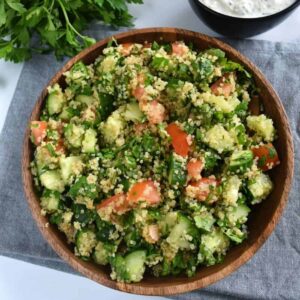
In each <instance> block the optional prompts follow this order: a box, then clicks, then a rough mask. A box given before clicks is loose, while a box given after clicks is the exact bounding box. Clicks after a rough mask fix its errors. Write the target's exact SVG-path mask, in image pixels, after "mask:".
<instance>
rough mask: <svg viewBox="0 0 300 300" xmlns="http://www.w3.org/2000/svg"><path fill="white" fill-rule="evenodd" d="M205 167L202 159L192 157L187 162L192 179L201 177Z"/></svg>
mask: <svg viewBox="0 0 300 300" xmlns="http://www.w3.org/2000/svg"><path fill="white" fill-rule="evenodd" d="M203 168H204V164H203V162H202V160H200V159H195V158H192V159H191V160H190V161H189V162H188V164H187V171H188V176H189V177H190V178H191V179H196V180H197V179H200V178H201V172H202V170H203Z"/></svg>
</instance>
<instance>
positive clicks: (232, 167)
mask: <svg viewBox="0 0 300 300" xmlns="http://www.w3.org/2000/svg"><path fill="white" fill-rule="evenodd" d="M252 164H253V153H252V151H251V150H242V151H235V152H233V153H232V155H231V157H230V159H229V166H228V169H229V171H231V172H235V173H244V172H245V171H246V170H247V169H248V168H250V167H251V166H252Z"/></svg>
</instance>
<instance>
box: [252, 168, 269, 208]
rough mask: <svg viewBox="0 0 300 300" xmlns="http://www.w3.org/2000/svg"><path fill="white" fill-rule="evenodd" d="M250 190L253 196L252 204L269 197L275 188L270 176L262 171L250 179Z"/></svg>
mask: <svg viewBox="0 0 300 300" xmlns="http://www.w3.org/2000/svg"><path fill="white" fill-rule="evenodd" d="M247 185H248V190H249V191H250V193H251V194H252V196H253V200H252V201H251V203H252V204H256V203H260V202H261V201H262V200H264V199H265V198H267V197H268V196H269V194H270V193H271V191H272V189H273V183H272V181H271V179H270V177H269V176H268V175H266V174H264V173H260V174H258V175H257V176H255V177H254V178H253V179H251V180H249V181H248V184H247Z"/></svg>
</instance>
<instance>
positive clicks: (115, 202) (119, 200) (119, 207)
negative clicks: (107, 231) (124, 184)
mask: <svg viewBox="0 0 300 300" xmlns="http://www.w3.org/2000/svg"><path fill="white" fill-rule="evenodd" d="M129 209H130V208H129V205H128V203H127V199H126V194H124V193H120V194H116V195H114V196H112V197H110V198H107V199H105V200H104V201H102V202H101V203H100V204H98V205H97V206H96V210H97V211H98V210H100V211H105V212H107V214H111V213H115V214H118V215H122V214H124V213H125V212H127V211H128V210H129Z"/></svg>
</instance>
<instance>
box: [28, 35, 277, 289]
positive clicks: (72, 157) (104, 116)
mask: <svg viewBox="0 0 300 300" xmlns="http://www.w3.org/2000/svg"><path fill="white" fill-rule="evenodd" d="M64 76H65V84H64V85H63V86H60V85H59V84H54V85H53V86H50V87H48V96H47V100H46V105H45V106H44V108H43V110H42V113H41V116H40V120H36V121H32V122H31V140H32V143H33V145H34V148H35V152H34V157H33V161H32V163H31V172H32V174H33V178H34V184H35V187H36V191H37V193H38V195H39V198H40V205H41V213H42V214H43V215H47V216H48V217H49V223H51V224H54V225H55V226H57V227H58V229H59V230H60V231H62V232H63V233H64V234H65V236H66V239H67V241H68V243H69V244H70V245H71V247H72V249H73V250H74V253H75V255H76V256H78V257H80V258H81V259H83V260H86V261H92V262H94V263H95V264H99V265H109V266H110V269H111V274H110V276H111V278H112V279H114V280H117V281H119V282H128V283H130V282H139V281H141V280H142V279H143V276H144V274H145V273H148V274H152V275H154V276H167V275H177V274H186V276H193V275H194V274H195V272H196V271H197V268H200V267H205V266H211V265H214V264H217V263H220V262H222V260H223V259H224V257H225V256H226V253H227V252H228V250H229V249H230V248H231V247H233V246H234V245H236V244H240V243H242V242H243V241H244V240H245V239H247V234H248V231H247V220H248V216H249V213H250V212H251V210H252V208H253V206H254V205H255V204H258V203H260V202H261V201H263V200H265V199H266V198H267V197H268V195H269V194H270V193H271V191H272V188H273V183H272V181H271V179H270V177H269V175H268V170H270V169H272V168H274V167H275V166H276V165H278V164H279V158H278V154H277V152H276V149H275V148H274V146H273V144H272V142H273V141H274V139H275V138H276V131H275V128H274V125H273V121H272V119H270V118H269V117H268V116H267V115H266V114H265V113H264V108H263V106H262V104H261V102H260V99H259V91H258V90H257V88H256V87H255V84H254V80H253V78H252V76H251V74H249V73H248V72H247V70H245V68H244V67H243V66H242V65H240V64H238V63H236V62H233V61H231V60H229V59H228V58H227V57H226V55H225V53H224V52H223V51H222V50H220V49H216V48H210V49H206V50H203V51H197V50H196V49H195V48H194V47H193V45H190V44H185V43H184V42H182V41H178V42H173V43H162V42H161V41H160V42H159V43H158V42H153V43H144V44H133V43H126V44H118V43H117V41H115V40H114V39H112V40H111V42H110V43H109V44H108V45H107V47H106V48H105V49H104V50H103V52H102V54H101V55H100V56H99V57H98V58H97V59H96V60H95V62H94V63H93V64H90V65H85V64H84V63H83V62H81V61H79V62H77V63H75V64H74V65H73V67H72V68H71V69H70V70H69V71H67V72H66V73H65V74H64ZM266 201H268V200H266Z"/></svg>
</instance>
